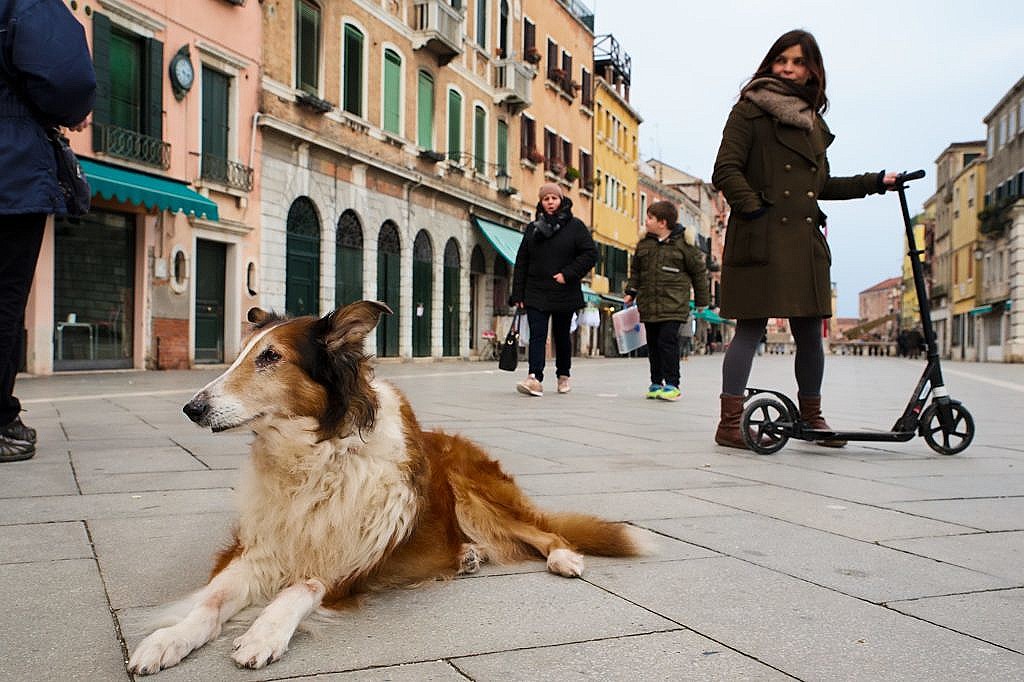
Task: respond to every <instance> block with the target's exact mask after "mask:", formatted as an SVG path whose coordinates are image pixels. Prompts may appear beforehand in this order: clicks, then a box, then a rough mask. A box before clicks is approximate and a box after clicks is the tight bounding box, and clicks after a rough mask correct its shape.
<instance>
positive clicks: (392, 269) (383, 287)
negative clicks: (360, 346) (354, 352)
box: [377, 220, 402, 357]
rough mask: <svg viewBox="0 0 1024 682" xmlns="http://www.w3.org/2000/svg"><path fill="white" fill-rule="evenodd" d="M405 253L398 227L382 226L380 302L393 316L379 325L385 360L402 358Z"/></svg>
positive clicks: (380, 350)
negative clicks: (400, 337)
mask: <svg viewBox="0 0 1024 682" xmlns="http://www.w3.org/2000/svg"><path fill="white" fill-rule="evenodd" d="M401 254H402V242H401V239H400V238H399V236H398V227H397V226H396V225H395V224H394V223H393V222H391V221H390V220H388V221H386V222H385V223H384V224H383V225H381V228H380V235H379V236H378V238H377V300H378V301H381V302H383V303H385V304H386V305H387V306H388V307H389V308H391V311H392V313H393V314H392V315H384V316H382V317H381V318H380V322H379V323H378V324H377V355H380V356H381V357H394V356H397V355H398V321H399V317H400V316H401V310H400V308H399V305H400V298H399V283H400V282H401Z"/></svg>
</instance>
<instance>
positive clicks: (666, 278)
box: [625, 201, 708, 400]
mask: <svg viewBox="0 0 1024 682" xmlns="http://www.w3.org/2000/svg"><path fill="white" fill-rule="evenodd" d="M678 219H679V212H678V211H677V210H676V207H675V206H674V205H673V204H672V203H671V202H668V201H656V202H654V203H653V204H651V205H650V207H649V208H648V209H647V222H646V223H645V227H646V228H647V235H646V236H645V237H644V238H643V239H641V240H640V242H639V243H638V244H637V245H636V254H634V256H633V267H632V268H631V269H630V275H629V283H628V284H627V285H626V296H625V301H626V305H629V304H630V303H632V302H633V301H634V300H636V302H637V307H638V308H639V309H640V321H641V322H643V323H644V328H645V330H646V332H647V359H648V361H649V362H650V365H651V385H650V387H649V388H648V389H647V397H648V398H657V399H659V400H679V397H680V395H682V394H681V392H680V390H679V326H680V325H681V324H683V323H684V322H686V321H687V320H688V319H689V316H690V290H691V288H692V289H693V291H694V303H695V304H696V306H697V308H698V309H701V308H704V307H705V306H707V305H708V276H707V266H706V265H705V263H704V254H703V253H701V251H700V250H699V249H697V247H695V246H692V245H690V244H688V243H687V242H686V239H685V237H684V233H685V228H683V226H682V225H679V224H677V222H676V221H677V220H678Z"/></svg>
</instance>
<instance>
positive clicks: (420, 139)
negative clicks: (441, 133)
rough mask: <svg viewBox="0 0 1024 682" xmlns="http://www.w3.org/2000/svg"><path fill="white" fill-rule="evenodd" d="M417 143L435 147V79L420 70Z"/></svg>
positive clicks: (421, 145)
mask: <svg viewBox="0 0 1024 682" xmlns="http://www.w3.org/2000/svg"><path fill="white" fill-rule="evenodd" d="M416 144H418V145H419V146H420V147H422V148H423V149H433V148H434V79H433V78H431V77H430V74H429V73H427V72H425V71H420V78H419V87H418V89H417V98H416Z"/></svg>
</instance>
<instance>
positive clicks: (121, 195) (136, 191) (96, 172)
mask: <svg viewBox="0 0 1024 682" xmlns="http://www.w3.org/2000/svg"><path fill="white" fill-rule="evenodd" d="M79 163H81V164H82V170H83V171H84V172H85V176H86V178H87V179H88V180H89V186H90V187H91V188H92V191H93V195H94V196H95V195H97V194H98V195H99V196H101V197H102V198H104V199H107V200H109V201H121V202H125V203H129V204H134V205H136V206H139V205H142V206H145V207H146V208H150V209H152V208H155V209H159V210H161V211H170V212H171V213H177V212H178V211H183V212H185V213H188V214H191V215H197V216H204V217H206V218H207V219H209V220H220V215H219V214H218V213H217V204H215V203H214V202H212V201H210V200H209V199H207V198H206V197H204V196H203V195H201V194H199V193H197V192H193V191H192V190H190V189H189V188H188V187H187V186H186V185H185V183H182V182H175V181H174V180H168V179H166V178H158V177H154V176H152V175H145V174H143V173H138V172H136V171H132V170H128V169H126V168H117V167H116V166H108V165H107V164H105V163H99V162H98V161H92V160H89V159H79Z"/></svg>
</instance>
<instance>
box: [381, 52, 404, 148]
mask: <svg viewBox="0 0 1024 682" xmlns="http://www.w3.org/2000/svg"><path fill="white" fill-rule="evenodd" d="M401 90H402V58H401V57H399V56H398V53H396V52H394V51H393V50H384V130H386V131H388V132H389V133H394V134H395V135H400V134H401V130H399V127H400V125H401V121H402V111H401V106H402V105H401V98H400V96H401Z"/></svg>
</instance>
